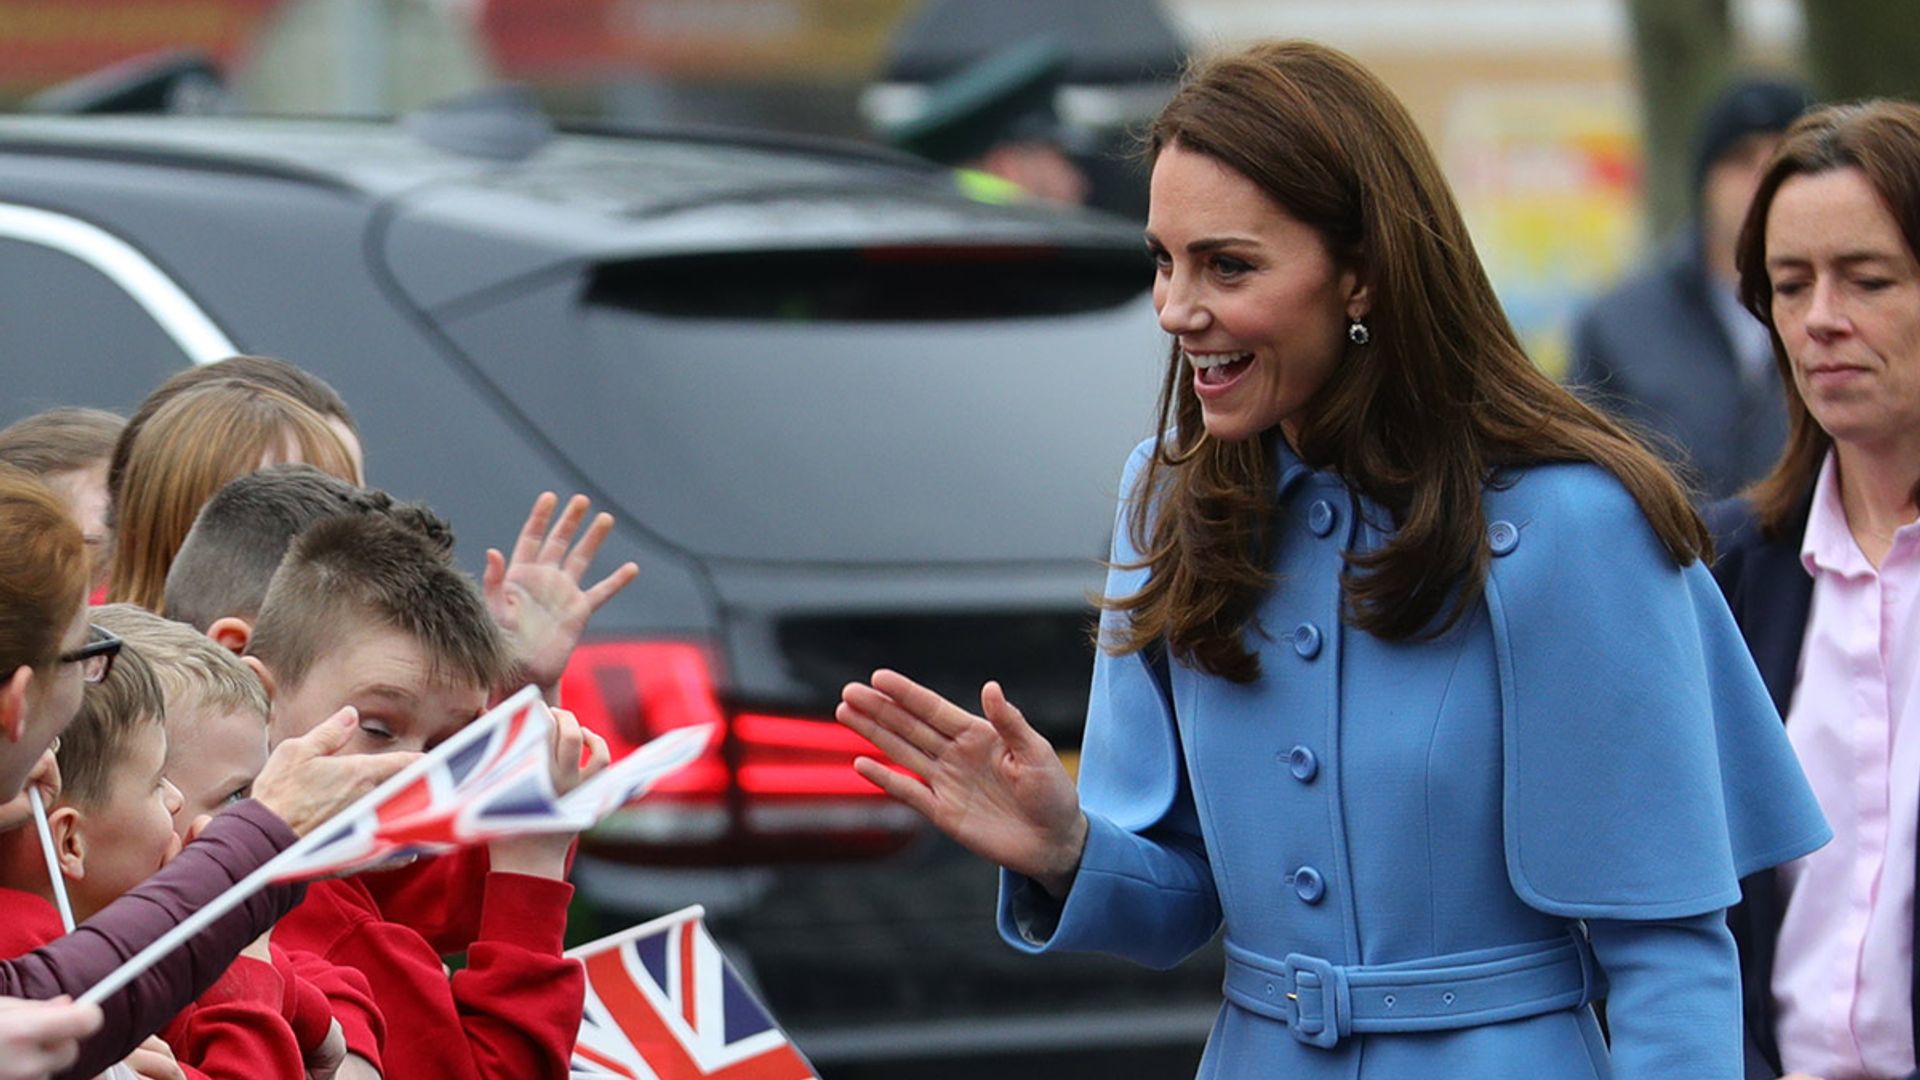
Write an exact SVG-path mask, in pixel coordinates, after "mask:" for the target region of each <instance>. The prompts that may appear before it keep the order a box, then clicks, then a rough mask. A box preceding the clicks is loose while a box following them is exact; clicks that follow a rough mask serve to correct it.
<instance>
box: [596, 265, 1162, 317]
mask: <svg viewBox="0 0 1920 1080" xmlns="http://www.w3.org/2000/svg"><path fill="white" fill-rule="evenodd" d="M1151 271H1152V267H1151V265H1150V264H1149V263H1148V262H1147V260H1146V257H1145V255H1134V254H1131V253H1125V252H1114V251H1111V250H1106V251H1075V250H1061V249H1056V248H1047V247H1006V248H995V247H949V246H942V247H915V246H897V247H867V248H859V249H855V250H838V251H776V252H750V253H727V254H703V255H685V256H675V257H669V258H652V259H644V260H636V261H632V262H622V263H612V264H609V265H605V266H602V267H600V268H599V269H598V270H597V271H596V272H595V274H594V277H593V282H592V285H591V287H590V289H589V292H588V302H589V303H591V304H597V305H602V306H609V307H617V308H623V309H626V310H629V311H635V312H643V313H646V314H650V315H665V316H670V317H674V318H692V319H750V320H780V321H793V322H924V321H940V322H951V321H973V320H988V319H1022V318H1036V317H1045V316H1058V315H1073V314H1080V313H1085V312H1092V311H1104V310H1108V309H1112V308H1115V307H1119V306H1120V305H1122V304H1126V303H1128V302H1129V301H1133V300H1135V299H1136V298H1138V297H1139V296H1140V294H1141V292H1142V291H1143V290H1144V289H1145V287H1146V285H1147V282H1148V281H1149V280H1150V279H1149V274H1150V273H1151Z"/></svg>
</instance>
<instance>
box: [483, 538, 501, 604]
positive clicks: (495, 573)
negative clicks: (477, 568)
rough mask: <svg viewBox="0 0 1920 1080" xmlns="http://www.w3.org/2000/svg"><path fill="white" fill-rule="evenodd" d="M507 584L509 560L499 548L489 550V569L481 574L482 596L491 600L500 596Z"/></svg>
mask: <svg viewBox="0 0 1920 1080" xmlns="http://www.w3.org/2000/svg"><path fill="white" fill-rule="evenodd" d="M506 582H507V559H506V556H504V555H502V554H500V549H499V548H488V549H487V567H486V569H485V570H483V571H481V573H480V594H481V595H482V596H485V597H487V598H488V599H489V600H491V599H493V597H495V596H497V595H499V593H500V587H501V586H502V585H505V584H506Z"/></svg>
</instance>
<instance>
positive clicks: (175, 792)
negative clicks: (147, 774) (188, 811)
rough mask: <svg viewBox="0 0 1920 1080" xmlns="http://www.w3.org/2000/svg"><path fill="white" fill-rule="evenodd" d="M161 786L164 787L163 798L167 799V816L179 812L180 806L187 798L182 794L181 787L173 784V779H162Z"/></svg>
mask: <svg viewBox="0 0 1920 1080" xmlns="http://www.w3.org/2000/svg"><path fill="white" fill-rule="evenodd" d="M160 786H161V789H162V793H161V798H162V799H164V800H166V805H167V816H169V817H171V816H173V815H175V814H178V813H179V812H180V807H181V806H183V805H185V803H186V798H185V797H184V796H182V795H181V794H180V789H179V788H177V787H174V786H173V781H171V780H161V781H160Z"/></svg>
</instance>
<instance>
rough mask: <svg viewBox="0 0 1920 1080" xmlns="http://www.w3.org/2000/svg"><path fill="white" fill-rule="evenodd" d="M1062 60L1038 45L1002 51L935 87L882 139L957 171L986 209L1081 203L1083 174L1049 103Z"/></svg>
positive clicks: (1053, 48) (1046, 44)
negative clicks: (1019, 202)
mask: <svg viewBox="0 0 1920 1080" xmlns="http://www.w3.org/2000/svg"><path fill="white" fill-rule="evenodd" d="M1066 71H1067V53H1066V51H1065V50H1064V49H1062V48H1061V47H1060V46H1059V45H1057V44H1055V43H1054V42H1052V41H1049V40H1046V39H1044V38H1034V39H1031V40H1028V41H1023V42H1018V43H1016V44H1014V45H1010V46H1007V47H1006V48H1004V49H1000V50H999V51H997V52H994V53H991V54H989V55H988V56H986V57H985V58H983V59H981V60H979V61H977V62H975V63H973V64H970V65H968V66H967V67H965V68H963V69H961V70H960V71H959V72H956V73H955V74H953V75H952V76H949V77H948V78H946V79H944V80H942V81H941V82H939V83H937V84H935V85H934V86H933V87H932V88H931V89H930V90H929V91H928V94H927V100H926V103H925V105H924V106H922V108H921V109H920V111H919V112H918V113H917V114H916V115H915V116H913V117H912V118H911V119H908V120H906V121H904V122H902V123H900V124H897V125H895V126H893V127H891V128H889V129H888V130H887V131H886V132H885V133H884V135H885V137H886V139H887V140H888V141H889V142H891V143H892V144H893V145H895V146H897V147H899V148H900V149H902V150H906V151H907V152H909V153H912V154H917V155H919V156H920V157H923V158H926V159H928V160H929V161H935V162H938V163H940V164H942V165H946V166H949V167H951V168H954V169H957V170H959V171H960V183H961V186H962V188H963V189H965V190H966V191H967V192H968V193H969V194H972V195H974V196H975V197H977V198H983V199H986V200H987V201H990V202H1010V201H1013V200H1015V199H1018V198H1021V197H1024V196H1030V197H1033V198H1039V199H1045V200H1047V201H1049V202H1057V203H1066V204H1070V205H1074V206H1078V205H1081V204H1082V203H1085V202H1086V201H1087V192H1088V183H1087V177H1086V174H1085V173H1083V172H1082V171H1081V170H1080V166H1078V165H1076V164H1074V161H1073V158H1072V157H1070V156H1068V154H1067V152H1066V149H1065V148H1064V146H1063V145H1062V140H1063V138H1064V137H1065V132H1064V129H1063V127H1062V126H1061V123H1060V117H1059V114H1058V112H1057V111H1056V110H1055V108H1054V95H1055V94H1056V93H1057V92H1058V91H1059V89H1060V81H1061V78H1062V77H1063V76H1064V75H1065V74H1066Z"/></svg>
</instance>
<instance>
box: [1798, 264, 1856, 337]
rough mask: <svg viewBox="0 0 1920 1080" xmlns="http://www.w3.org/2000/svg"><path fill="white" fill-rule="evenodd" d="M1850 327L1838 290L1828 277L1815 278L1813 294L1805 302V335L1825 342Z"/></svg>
mask: <svg viewBox="0 0 1920 1080" xmlns="http://www.w3.org/2000/svg"><path fill="white" fill-rule="evenodd" d="M1852 328H1853V323H1852V321H1851V320H1850V319H1848V318H1847V312H1846V306H1845V304H1844V303H1843V301H1842V299H1841V296H1840V290H1839V289H1838V288H1836V287H1835V286H1834V283H1833V281H1832V280H1831V279H1829V278H1824V277H1823V278H1820V279H1818V280H1816V281H1815V282H1814V283H1813V295H1812V297H1810V298H1809V300H1808V302H1807V335H1808V336H1809V337H1811V338H1813V339H1814V340H1816V341H1821V342H1826V341H1831V340H1833V339H1834V338H1836V337H1839V336H1841V335H1843V334H1845V333H1847V332H1848V331H1849V330H1851V329H1852Z"/></svg>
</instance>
